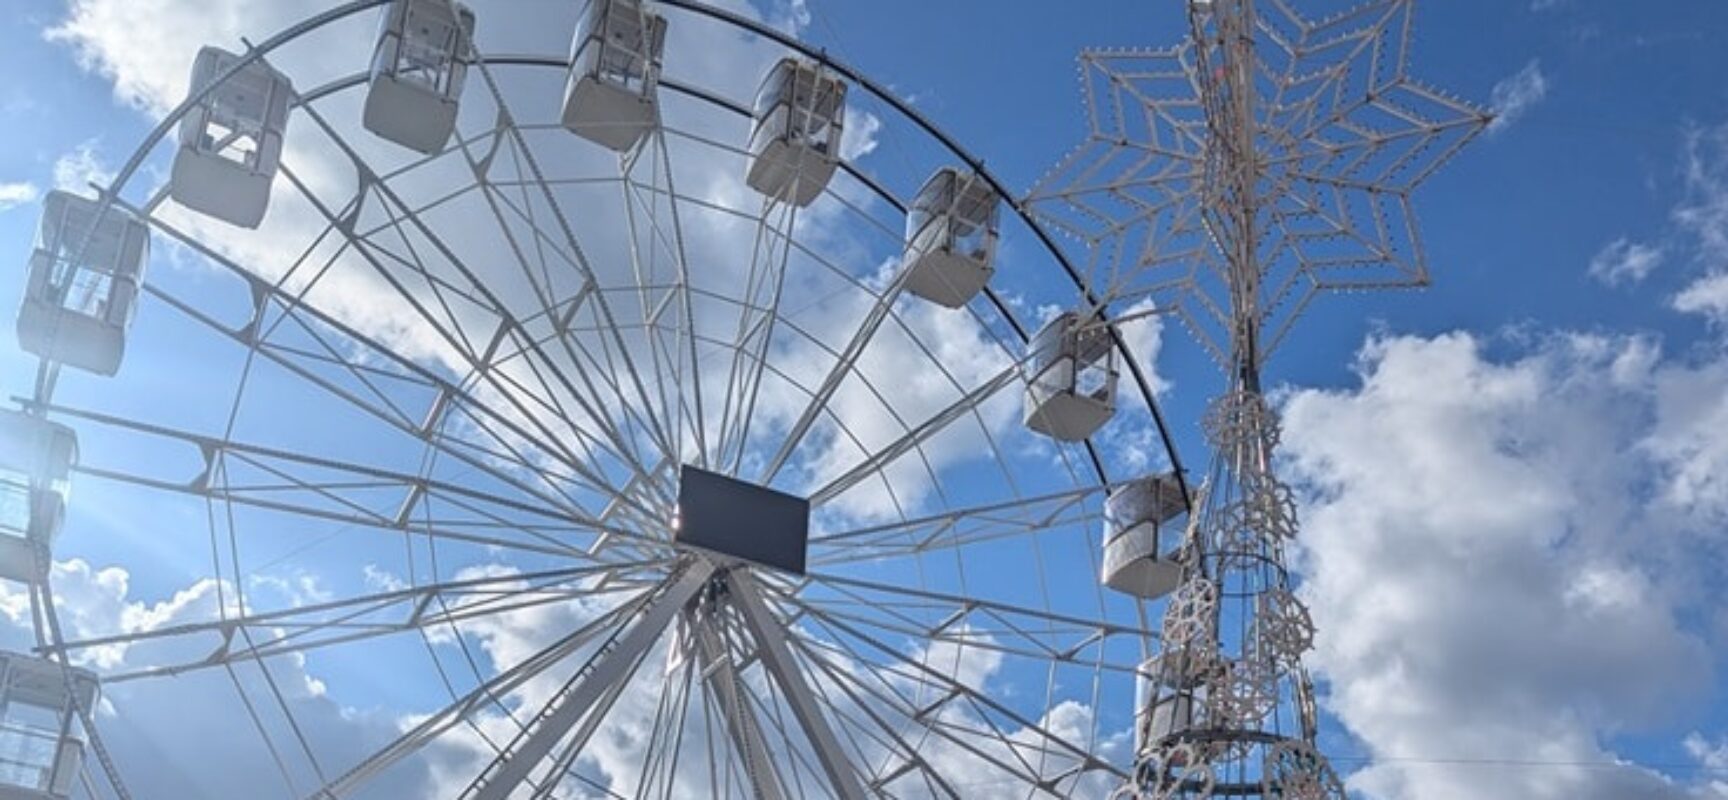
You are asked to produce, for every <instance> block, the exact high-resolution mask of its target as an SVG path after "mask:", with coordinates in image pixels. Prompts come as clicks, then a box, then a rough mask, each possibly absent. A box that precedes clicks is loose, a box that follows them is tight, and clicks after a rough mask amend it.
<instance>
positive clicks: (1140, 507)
mask: <svg viewBox="0 0 1728 800" xmlns="http://www.w3.org/2000/svg"><path fill="white" fill-rule="evenodd" d="M1187 510H1188V504H1187V503H1186V502H1185V501H1184V500H1183V499H1182V490H1181V488H1180V487H1179V486H1178V485H1177V483H1176V475H1175V473H1163V474H1159V475H1152V476H1148V477H1145V478H1140V479H1139V480H1136V481H1133V482H1131V483H1128V484H1125V485H1123V486H1119V487H1117V488H1116V489H1115V490H1114V491H1112V492H1111V493H1110V498H1109V499H1108V500H1106V501H1105V503H1104V574H1103V578H1104V583H1105V585H1107V586H1109V587H1110V588H1112V589H1115V590H1116V591H1118V592H1122V593H1124V594H1129V595H1133V596H1134V597H1139V598H1143V599H1146V600H1156V599H1158V598H1160V597H1163V596H1164V595H1167V594H1169V593H1170V592H1172V591H1175V589H1176V586H1177V585H1178V584H1179V583H1181V581H1182V566H1181V565H1180V564H1179V563H1177V561H1176V549H1177V547H1178V545H1179V544H1180V543H1181V538H1182V537H1181V532H1180V531H1177V530H1172V528H1173V527H1174V526H1173V525H1171V522H1172V521H1174V520H1175V519H1176V518H1177V517H1180V516H1182V514H1184V513H1185V512H1187Z"/></svg>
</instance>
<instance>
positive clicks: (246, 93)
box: [169, 47, 294, 228]
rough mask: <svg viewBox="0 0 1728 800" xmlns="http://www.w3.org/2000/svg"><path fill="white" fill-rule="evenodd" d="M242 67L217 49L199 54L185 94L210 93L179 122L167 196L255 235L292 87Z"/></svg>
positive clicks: (251, 65)
mask: <svg viewBox="0 0 1728 800" xmlns="http://www.w3.org/2000/svg"><path fill="white" fill-rule="evenodd" d="M243 61H244V57H242V56H237V55H235V54H233V53H230V52H228V51H226V50H222V49H220V48H216V47H205V48H203V49H202V50H199V51H198V58H197V60H196V61H194V62H193V65H192V92H193V95H194V96H198V95H199V93H200V92H203V91H204V90H205V89H206V88H210V91H208V92H206V93H204V94H203V95H202V96H200V97H199V99H198V102H197V105H196V106H195V107H194V108H191V109H189V110H188V111H187V112H186V115H185V116H184V117H182V118H181V120H180V149H179V150H178V151H177V152H176V153H175V154H174V170H173V176H172V178H171V179H170V182H169V195H170V196H172V197H173V198H174V200H175V202H178V203H180V204H181V205H183V206H186V207H187V208H190V209H192V210H194V211H197V212H199V213H202V214H206V215H209V216H212V217H215V218H217V219H220V220H223V221H225V222H228V223H230V224H233V225H238V226H240V227H243V228H256V227H258V223H259V222H262V221H263V219H264V210H265V208H267V207H268V206H269V204H270V182H271V181H272V180H274V179H275V177H276V169H277V167H278V166H279V165H280V162H281V159H282V136H283V134H284V133H285V132H286V131H287V129H288V99H289V97H290V96H291V95H292V94H293V92H294V87H293V85H292V84H290V83H289V82H288V78H287V77H285V76H283V75H282V74H281V73H279V72H277V71H276V70H274V69H271V68H270V65H268V64H266V63H264V62H263V61H262V60H253V61H250V62H244V64H243V63H242V62H243ZM230 72H231V73H232V74H230ZM218 82H219V83H218Z"/></svg>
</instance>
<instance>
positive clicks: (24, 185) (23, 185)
mask: <svg viewBox="0 0 1728 800" xmlns="http://www.w3.org/2000/svg"><path fill="white" fill-rule="evenodd" d="M41 195H42V190H40V189H38V188H36V184H34V183H30V182H28V181H19V182H16V183H0V212H4V211H10V210H12V209H14V208H17V207H18V206H21V205H25V204H28V203H34V202H36V198H38V197H40V196H41Z"/></svg>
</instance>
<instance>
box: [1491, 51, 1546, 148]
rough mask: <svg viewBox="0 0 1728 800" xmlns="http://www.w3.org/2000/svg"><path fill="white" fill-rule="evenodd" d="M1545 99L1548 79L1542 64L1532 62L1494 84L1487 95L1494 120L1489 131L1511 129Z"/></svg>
mask: <svg viewBox="0 0 1728 800" xmlns="http://www.w3.org/2000/svg"><path fill="white" fill-rule="evenodd" d="M1547 96H1548V76H1547V75H1545V74H1543V72H1542V64H1541V62H1539V61H1536V60H1534V59H1533V60H1531V62H1530V63H1528V64H1525V65H1524V68H1523V69H1521V70H1518V71H1517V72H1515V73H1513V74H1512V75H1510V76H1508V77H1507V78H1506V79H1505V80H1502V81H1500V82H1499V83H1496V84H1494V90H1493V92H1492V93H1491V94H1490V95H1489V105H1490V107H1491V108H1493V109H1494V121H1493V122H1491V123H1489V125H1488V132H1489V133H1491V134H1492V133H1499V132H1501V131H1504V130H1506V129H1508V128H1510V127H1512V126H1513V124H1515V123H1517V122H1518V120H1519V119H1521V118H1523V116H1524V115H1525V114H1526V113H1527V112H1529V111H1530V109H1531V108H1533V107H1535V105H1536V104H1537V103H1540V102H1542V98H1544V97H1547Z"/></svg>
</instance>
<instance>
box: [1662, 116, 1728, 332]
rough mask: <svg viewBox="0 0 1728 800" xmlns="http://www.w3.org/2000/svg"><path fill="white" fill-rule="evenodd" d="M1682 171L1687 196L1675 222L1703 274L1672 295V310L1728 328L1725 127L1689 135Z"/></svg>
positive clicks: (1727, 130)
mask: <svg viewBox="0 0 1728 800" xmlns="http://www.w3.org/2000/svg"><path fill="white" fill-rule="evenodd" d="M1682 167H1683V175H1684V177H1685V182H1686V196H1687V197H1686V200H1685V201H1684V202H1682V203H1681V204H1680V205H1679V206H1677V207H1676V208H1675V209H1674V212H1673V219H1674V223H1675V224H1676V225H1677V226H1678V227H1679V228H1680V230H1681V231H1682V232H1683V233H1685V234H1687V235H1688V236H1690V237H1691V239H1692V240H1693V242H1694V243H1695V250H1696V252H1697V254H1698V258H1697V260H1698V262H1699V265H1700V266H1701V267H1702V270H1703V274H1702V275H1700V276H1699V277H1697V278H1696V279H1694V281H1693V282H1692V283H1691V284H1689V285H1688V286H1686V288H1684V289H1682V290H1681V291H1680V293H1679V294H1678V295H1676V296H1675V297H1674V308H1675V309H1676V310H1678V311H1682V312H1686V313H1692V314H1700V315H1703V316H1704V317H1706V318H1708V319H1709V320H1711V321H1712V322H1714V323H1716V324H1718V325H1722V324H1728V124H1725V125H1721V126H1719V127H1716V128H1710V129H1693V130H1690V131H1688V132H1687V135H1686V154H1685V159H1684V161H1683V162H1682Z"/></svg>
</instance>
